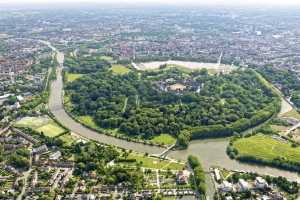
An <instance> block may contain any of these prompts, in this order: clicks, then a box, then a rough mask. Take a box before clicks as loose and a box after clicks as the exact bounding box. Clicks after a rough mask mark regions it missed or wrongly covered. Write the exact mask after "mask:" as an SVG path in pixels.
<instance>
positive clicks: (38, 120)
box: [15, 117, 50, 129]
mask: <svg viewBox="0 0 300 200" xmlns="http://www.w3.org/2000/svg"><path fill="white" fill-rule="evenodd" d="M49 121H50V119H49V118H48V117H23V118H22V119H21V120H19V121H17V122H16V123H15V126H17V127H29V128H32V129H36V128H39V127H41V126H43V125H46V124H48V123H49Z"/></svg>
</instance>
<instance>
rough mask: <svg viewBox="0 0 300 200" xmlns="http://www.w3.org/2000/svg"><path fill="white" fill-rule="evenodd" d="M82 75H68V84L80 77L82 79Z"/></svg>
mask: <svg viewBox="0 0 300 200" xmlns="http://www.w3.org/2000/svg"><path fill="white" fill-rule="evenodd" d="M82 76H83V75H82V74H71V73H67V76H66V77H67V82H73V81H76V80H77V79H79V78H80V77H82Z"/></svg>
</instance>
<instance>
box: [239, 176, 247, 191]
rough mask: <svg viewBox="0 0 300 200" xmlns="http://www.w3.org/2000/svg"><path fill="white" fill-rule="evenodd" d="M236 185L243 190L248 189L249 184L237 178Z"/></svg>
mask: <svg viewBox="0 0 300 200" xmlns="http://www.w3.org/2000/svg"><path fill="white" fill-rule="evenodd" d="M238 185H239V188H240V191H241V192H245V191H248V190H249V184H248V182H247V181H245V180H244V179H239V182H238Z"/></svg>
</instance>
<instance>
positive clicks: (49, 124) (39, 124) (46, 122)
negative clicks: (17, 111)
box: [15, 116, 65, 137]
mask: <svg viewBox="0 0 300 200" xmlns="http://www.w3.org/2000/svg"><path fill="white" fill-rule="evenodd" d="M15 126H16V127H28V128H32V129H33V130H36V131H38V132H43V133H44V134H45V135H46V136H48V137H56V136H58V135H60V134H62V133H63V132H65V129H64V128H62V127H60V126H59V125H58V124H56V123H55V122H54V121H53V120H52V119H50V118H48V117H47V116H44V117H24V118H22V119H21V120H19V121H17V122H16V123H15Z"/></svg>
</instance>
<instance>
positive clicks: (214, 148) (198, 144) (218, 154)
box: [48, 44, 300, 199]
mask: <svg viewBox="0 0 300 200" xmlns="http://www.w3.org/2000/svg"><path fill="white" fill-rule="evenodd" d="M48 46H49V47H50V48H52V46H51V44H48ZM52 49H53V50H54V51H56V52H57V54H56V56H57V60H58V63H59V66H60V67H58V68H57V72H56V73H57V79H56V80H54V81H53V82H52V84H51V92H50V98H49V108H50V111H51V112H52V113H53V114H54V116H55V117H56V119H57V120H58V121H60V122H61V123H62V124H63V125H64V126H66V127H68V128H69V129H70V130H71V131H72V132H74V133H76V134H78V135H81V136H83V137H85V138H88V139H92V140H95V141H98V142H100V143H105V144H110V145H115V146H118V147H121V148H124V149H130V150H133V151H137V152H142V153H149V154H159V153H161V152H163V151H164V150H165V149H164V148H160V147H156V146H150V145H145V144H141V143H135V142H129V141H125V140H122V139H118V138H115V137H112V136H107V135H104V134H100V133H98V132H96V131H93V130H91V129H88V128H86V127H84V126H83V125H81V124H80V123H78V122H76V121H75V120H74V119H73V118H72V117H70V116H69V115H68V114H67V113H66V112H65V110H64V106H63V79H62V67H63V60H64V56H63V54H62V53H60V52H59V51H57V50H56V49H55V48H54V47H53V48H52ZM228 143H229V139H228V138H226V139H208V140H198V141H192V142H191V143H190V145H189V147H188V148H187V149H186V150H181V151H180V150H178V151H172V152H171V153H169V155H168V156H169V157H171V158H175V159H181V160H186V158H187V157H188V155H190V154H192V155H195V156H197V157H199V158H200V159H201V161H202V162H203V165H204V167H205V169H206V170H208V168H209V167H210V166H221V167H225V168H227V169H231V170H240V171H251V172H256V173H259V174H267V175H273V176H283V177H286V178H288V179H289V180H294V181H299V180H300V177H299V175H298V174H297V173H293V172H289V171H285V170H280V169H276V168H272V167H262V166H257V165H250V164H245V163H240V162H238V161H236V160H231V159H230V158H229V157H228V156H227V155H226V147H227V145H228ZM253 148H255V147H253ZM210 199H212V198H210Z"/></svg>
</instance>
